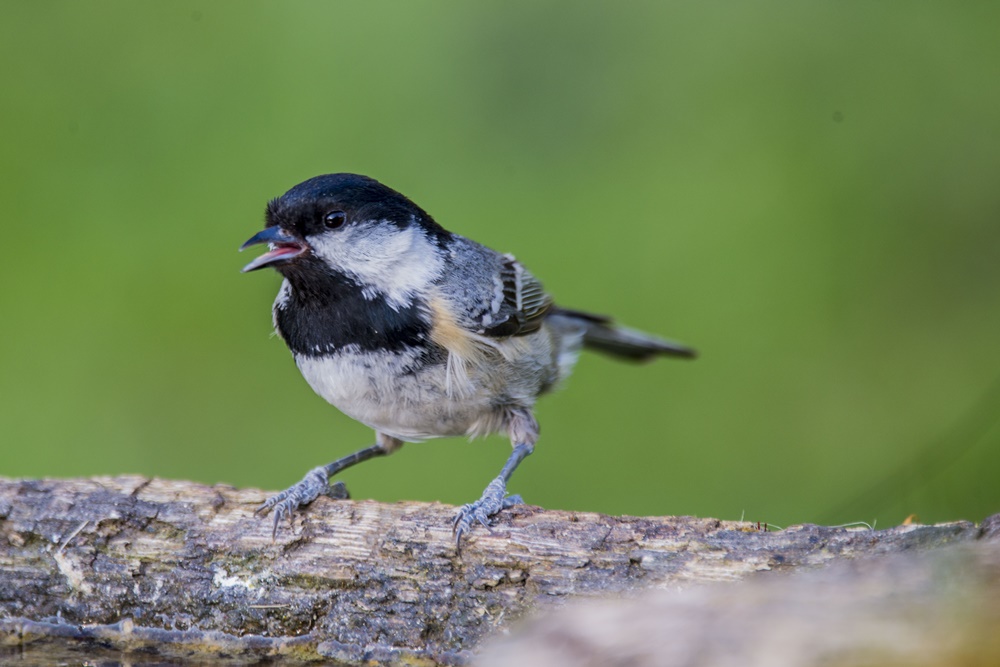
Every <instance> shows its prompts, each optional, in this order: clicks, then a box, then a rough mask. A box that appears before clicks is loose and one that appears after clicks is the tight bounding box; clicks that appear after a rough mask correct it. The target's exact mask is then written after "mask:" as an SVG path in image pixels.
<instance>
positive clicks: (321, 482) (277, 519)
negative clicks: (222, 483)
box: [254, 467, 350, 541]
mask: <svg viewBox="0 0 1000 667" xmlns="http://www.w3.org/2000/svg"><path fill="white" fill-rule="evenodd" d="M321 494H327V495H333V497H336V498H349V497H350V494H348V493H347V487H346V486H344V484H343V482H337V483H336V484H334V485H333V488H331V487H330V485H329V478H328V477H327V473H326V469H325V468H322V467H320V468H314V469H312V470H310V471H309V472H308V473H307V474H306V476H305V477H303V478H302V481H300V482H298V483H297V484H294V485H292V486H290V487H288V488H287V489H285V490H284V491H282V492H281V493H279V494H277V495H274V496H271V497H270V498H268V499H267V500H265V501H264V503H263V504H261V506H260V507H258V508H257V509H256V510H254V515H255V516H257V515H261V514H266V513H267V511H268V510H270V509H273V510H274V523H273V526H272V528H271V540H272V541H273V540H275V539H277V537H278V525H279V524H280V523H281V520H282V519H283V518H285V517H288V525H289V527H292V526H293V525H294V522H293V520H294V516H295V510H296V509H298V508H299V507H305V506H306V505H308V504H309V503H311V502H312V501H314V500H316V498H317V497H319V496H320V495H321Z"/></svg>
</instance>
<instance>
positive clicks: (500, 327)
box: [479, 255, 552, 338]
mask: <svg viewBox="0 0 1000 667" xmlns="http://www.w3.org/2000/svg"><path fill="white" fill-rule="evenodd" d="M497 280H498V281H499V284H500V286H501V287H502V294H503V298H502V299H501V300H500V301H499V302H498V303H496V304H494V306H495V307H494V311H495V312H491V313H489V314H488V315H489V326H486V327H484V328H483V329H481V330H480V331H479V333H481V334H483V335H486V336H492V337H495V338H499V337H506V336H524V335H526V334H530V333H534V332H535V331H538V330H539V329H540V328H541V327H542V321H543V320H544V319H545V315H546V314H548V312H549V311H550V310H551V309H552V297H550V296H549V295H548V293H547V292H546V291H545V288H544V287H542V283H541V282H539V280H538V279H537V278H535V276H533V275H532V274H531V272H529V271H528V270H527V269H526V268H524V266H523V265H522V264H521V263H520V262H518V261H517V260H516V259H514V257H513V256H512V255H504V257H503V263H502V264H501V267H500V272H499V275H498V276H497ZM484 321H486V320H485V318H484Z"/></svg>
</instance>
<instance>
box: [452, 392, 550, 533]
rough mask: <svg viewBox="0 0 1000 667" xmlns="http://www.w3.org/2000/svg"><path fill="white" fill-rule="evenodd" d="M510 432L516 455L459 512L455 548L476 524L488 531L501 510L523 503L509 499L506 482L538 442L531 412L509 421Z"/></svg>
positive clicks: (520, 414) (518, 499) (515, 415)
mask: <svg viewBox="0 0 1000 667" xmlns="http://www.w3.org/2000/svg"><path fill="white" fill-rule="evenodd" d="M508 431H509V432H510V437H511V444H512V445H513V447H514V451H512V452H511V453H510V457H508V458H507V462H506V463H505V464H504V466H503V469H502V470H500V474H499V475H497V476H496V477H495V478H494V479H493V481H492V482H490V483H489V484H487V485H486V489H485V490H484V491H483V495H482V496H480V498H479V500H477V501H476V502H474V503H469V504H468V505H463V506H462V508H461V509H459V510H458V514H456V515H455V521H454V532H455V544H456V546H457V545H459V544H460V543H461V541H462V535H463V534H465V533H467V532H469V530H471V529H472V525H473V522H479V523H481V524H482V525H484V526H485V527H486V529H487V530H489V529H490V521H489V520H490V518H491V517H493V516H494V515H496V514H498V513H499V512H500V511H501V510H505V509H507V508H509V507H513V506H514V505H517V504H518V503H521V502H523V501H522V500H521V496H518V495H514V496H508V495H507V482H508V481H509V480H510V476H511V475H513V474H514V471H515V470H516V469H517V466H518V465H520V463H521V461H523V460H524V459H525V457H527V456H528V455H529V454H531V452H533V451H534V450H535V441H537V440H538V422H537V421H535V418H534V416H533V415H532V414H531V412H530V411H527V410H518V411H516V412H514V413H512V414H511V416H510V418H509V419H508Z"/></svg>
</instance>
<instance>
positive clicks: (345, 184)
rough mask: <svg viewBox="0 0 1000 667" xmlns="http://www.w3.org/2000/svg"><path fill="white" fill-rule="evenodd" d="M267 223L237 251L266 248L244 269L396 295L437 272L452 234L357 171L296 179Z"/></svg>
mask: <svg viewBox="0 0 1000 667" xmlns="http://www.w3.org/2000/svg"><path fill="white" fill-rule="evenodd" d="M265 217H266V222H267V225H266V226H265V228H264V229H263V230H261V231H260V232H258V233H257V234H255V235H254V236H252V237H251V238H250V239H249V240H248V241H247V242H246V243H244V244H243V246H242V247H241V248H240V250H243V249H245V248H248V247H250V246H253V245H258V244H262V243H266V244H268V247H269V250H268V252H266V253H264V254H263V255H261V256H259V257H257V258H256V259H254V260H253V261H252V262H250V263H249V264H247V265H246V266H245V267H243V271H244V272H248V271H256V270H257V269H260V268H263V267H265V266H270V267H273V268H275V269H276V270H278V271H279V272H281V273H282V274H283V275H284V276H285V277H286V278H288V279H289V280H290V281H291V282H292V283H293V284H295V283H302V284H309V283H315V282H319V281H323V280H326V279H329V278H330V277H331V276H333V277H337V278H338V279H343V278H346V279H347V280H349V281H351V282H353V283H354V284H356V285H357V286H358V287H360V288H361V289H362V290H363V291H364V292H365V293H366V294H368V293H371V295H373V296H374V295H376V294H382V295H384V296H387V297H389V298H390V301H400V300H402V299H404V298H405V297H406V296H407V295H411V294H412V293H413V292H414V291H417V290H418V289H420V288H421V287H422V286H423V285H425V284H427V283H429V282H430V281H431V280H433V279H434V278H435V277H436V276H437V275H438V274H439V273H440V270H441V262H442V247H443V246H444V245H445V244H446V243H447V240H448V238H450V236H451V235H450V234H449V233H448V232H447V231H445V230H444V229H443V228H442V227H441V226H440V225H438V224H437V223H436V222H434V220H433V218H431V217H430V216H429V215H428V214H427V213H426V212H424V211H423V210H422V209H421V208H420V207H419V206H417V205H416V204H414V203H413V202H411V201H410V200H409V199H407V198H406V197H404V196H403V195H401V194H400V193H398V192H396V191H395V190H392V189H390V188H387V187H386V186H384V185H382V184H381V183H379V182H378V181H376V180H374V179H371V178H368V177H366V176H359V175H357V174H327V175H324V176H316V177H315V178H311V179H309V180H308V181H304V182H302V183H299V184H298V185H296V186H295V187H293V188H292V189H291V190H289V191H288V192H286V193H285V194H283V195H282V196H280V197H278V198H276V199H273V200H272V201H271V202H269V203H268V205H267V210H266V214H265Z"/></svg>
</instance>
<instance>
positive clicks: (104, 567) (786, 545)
mask: <svg viewBox="0 0 1000 667" xmlns="http://www.w3.org/2000/svg"><path fill="white" fill-rule="evenodd" d="M268 495H269V494H268V493H265V492H264V491H260V490H256V489H235V488H233V487H229V486H223V485H215V486H206V485H201V484H195V483H191V482H182V481H169V480H161V479H149V478H145V477H136V476H125V477H115V478H102V477H98V478H90V479H69V480H6V479H2V478H0V644H2V645H3V646H6V647H8V648H7V650H9V651H17V652H21V653H22V654H24V653H25V652H30V651H33V650H38V651H45V650H61V651H66V650H71V651H72V650H80V649H82V650H87V651H98V650H100V649H101V648H108V649H113V650H114V651H118V652H136V651H142V652H147V653H149V652H152V653H155V654H157V655H160V656H165V657H169V658H175V659H176V658H192V657H194V658H197V659H218V658H222V657H231V658H234V659H239V660H244V661H245V660H254V659H262V658H268V657H270V658H281V659H284V660H303V661H310V660H321V661H326V662H328V663H334V664H336V663H338V662H343V663H348V664H352V663H353V664H356V663H362V662H363V663H371V664H385V665H389V664H428V665H432V664H441V665H460V664H466V663H468V662H470V661H471V660H472V658H473V657H474V655H475V651H476V650H477V648H478V647H479V646H480V645H481V643H482V642H483V641H484V640H485V639H486V638H489V637H494V636H496V635H497V634H502V633H503V632H505V631H506V630H507V628H509V627H510V626H511V624H512V623H515V622H516V621H517V620H518V619H520V618H522V617H524V616H525V615H526V614H528V613H529V612H531V613H538V612H539V610H544V609H548V608H552V607H558V606H560V605H562V604H563V603H564V602H565V601H566V600H568V599H571V598H580V597H586V598H590V597H604V596H618V597H620V596H623V595H625V596H629V595H634V594H636V593H637V592H638V591H640V590H642V589H646V588H649V587H650V586H654V587H660V588H664V587H667V588H676V587H678V586H680V587H687V586H690V585H692V584H697V583H703V582H732V581H739V580H741V579H743V578H745V577H747V576H748V575H750V574H752V573H758V572H769V571H789V570H793V569H797V568H802V567H806V568H813V567H816V566H819V565H823V564H825V563H828V562H830V561H833V560H842V559H853V558H857V557H860V556H869V555H874V554H885V553H892V552H899V551H913V550H924V549H928V548H931V547H938V546H941V545H948V544H959V543H974V542H977V541H980V538H982V537H983V536H992V535H993V534H994V533H996V526H997V525H1000V521H995V520H993V521H992V523H990V522H984V524H983V526H976V525H975V524H973V523H971V522H967V521H959V522H954V523H947V524H940V525H934V526H920V525H907V526H899V527H894V528H889V529H885V530H869V529H858V528H836V527H820V526H813V525H803V526H795V527H791V528H788V529H785V530H782V531H778V532H770V531H766V530H764V527H763V526H760V525H758V524H754V523H749V522H737V521H719V520H717V519H702V518H692V517H632V516H621V517H611V516H605V515H601V514H593V513H583V512H566V511H554V510H542V509H540V508H537V507H532V506H517V507H514V508H512V509H511V510H509V511H505V512H504V513H503V514H502V515H501V516H500V517H499V520H498V521H497V524H496V526H494V528H493V530H492V531H491V532H490V531H486V530H485V529H483V528H482V527H478V528H477V529H476V530H475V531H474V532H473V534H472V535H471V536H470V537H469V538H468V539H467V540H465V541H463V545H462V549H461V551H459V550H458V549H456V546H455V542H454V538H453V536H452V532H451V520H452V517H453V515H454V513H455V508H454V507H451V506H447V505H442V504H439V503H414V502H406V503H395V504H384V503H378V502H374V501H370V500H362V501H354V500H333V499H330V498H320V499H318V500H317V501H316V502H315V503H313V505H312V506H310V507H309V508H308V509H307V510H306V511H305V512H303V513H301V514H299V515H297V516H296V517H295V520H294V523H293V525H292V526H289V525H287V524H285V525H282V526H281V527H280V528H279V531H278V534H277V539H275V540H272V537H271V523H270V520H269V519H261V518H260V517H257V516H255V515H254V509H255V508H256V507H257V506H258V505H259V504H260V503H261V502H263V500H264V499H265V498H266V497H267V496H268ZM768 576H770V575H768Z"/></svg>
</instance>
